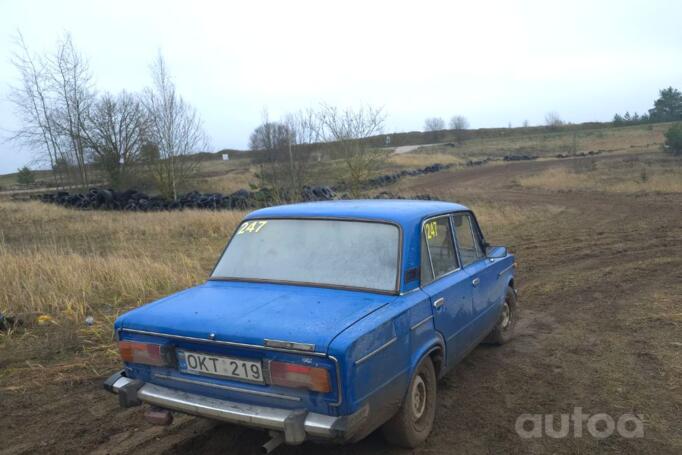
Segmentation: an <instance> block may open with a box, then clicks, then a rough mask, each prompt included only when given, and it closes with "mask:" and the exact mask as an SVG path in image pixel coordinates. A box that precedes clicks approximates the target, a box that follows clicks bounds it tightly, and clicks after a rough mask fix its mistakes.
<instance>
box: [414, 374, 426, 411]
mask: <svg viewBox="0 0 682 455" xmlns="http://www.w3.org/2000/svg"><path fill="white" fill-rule="evenodd" d="M424 411H426V383H425V382H424V379H422V377H421V375H419V376H417V377H416V378H414V384H412V413H413V414H414V418H415V420H418V419H419V418H421V416H423V415H424Z"/></svg>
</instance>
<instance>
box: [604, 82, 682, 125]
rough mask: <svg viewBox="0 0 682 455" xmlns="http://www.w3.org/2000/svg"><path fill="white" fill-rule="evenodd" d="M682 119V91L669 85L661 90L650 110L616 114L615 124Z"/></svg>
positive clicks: (614, 117)
mask: <svg viewBox="0 0 682 455" xmlns="http://www.w3.org/2000/svg"><path fill="white" fill-rule="evenodd" d="M680 120H682V92H680V91H679V90H677V89H675V88H673V87H668V88H664V89H661V90H659V92H658V98H657V99H656V100H655V101H654V106H653V107H652V108H651V109H649V111H648V112H646V113H643V114H641V115H640V114H638V113H637V112H635V113H633V114H630V112H626V113H625V114H623V115H621V114H618V113H617V114H615V115H614V116H613V124H614V125H616V126H622V125H628V124H636V123H653V122H674V121H680Z"/></svg>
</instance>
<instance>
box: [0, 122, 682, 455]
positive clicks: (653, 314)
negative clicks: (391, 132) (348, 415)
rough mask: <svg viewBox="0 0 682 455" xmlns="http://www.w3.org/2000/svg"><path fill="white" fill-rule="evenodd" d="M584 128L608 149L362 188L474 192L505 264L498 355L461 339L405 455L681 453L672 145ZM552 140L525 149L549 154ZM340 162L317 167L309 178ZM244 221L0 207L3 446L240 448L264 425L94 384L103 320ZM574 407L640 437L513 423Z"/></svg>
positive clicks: (458, 157)
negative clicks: (512, 283) (510, 327)
mask: <svg viewBox="0 0 682 455" xmlns="http://www.w3.org/2000/svg"><path fill="white" fill-rule="evenodd" d="M581 133H584V134H585V137H582V138H581V139H580V141H581V144H584V147H585V149H586V150H589V149H594V148H596V147H603V148H604V149H609V150H611V152H609V153H602V154H600V155H598V156H595V157H585V158H571V159H538V160H535V161H522V162H513V163H503V162H499V163H496V164H494V165H484V166H476V167H469V168H467V167H465V166H457V165H456V166H454V167H452V168H450V169H448V170H447V171H442V172H438V173H434V174H428V175H422V176H418V177H406V178H403V179H401V180H400V181H398V182H397V183H396V184H394V185H391V186H388V187H384V188H380V189H377V190H376V191H382V190H388V191H391V192H395V193H398V194H423V193H428V194H433V195H436V196H439V197H441V198H444V199H447V200H455V201H458V202H462V203H464V204H466V205H468V206H470V207H471V208H472V209H474V210H475V212H476V214H477V216H478V218H479V221H480V222H481V225H482V227H483V230H484V232H485V234H486V237H487V239H488V240H489V241H490V242H492V243H493V244H504V245H508V246H509V247H510V248H511V250H512V251H513V252H514V253H515V254H516V255H517V259H518V262H519V269H518V273H519V275H518V282H519V284H520V289H519V291H520V294H519V295H520V304H521V309H522V323H521V325H520V328H519V333H518V335H517V337H516V338H515V339H514V340H513V341H512V342H511V343H509V344H508V345H505V346H504V347H502V348H499V349H492V348H486V347H480V348H478V349H476V350H475V351H474V352H473V353H472V354H471V355H470V356H469V357H468V358H467V359H466V360H465V361H464V362H462V363H461V364H460V365H458V366H457V367H456V368H455V370H454V371H453V372H452V373H450V374H449V375H448V376H447V377H446V378H445V379H444V380H443V381H442V382H441V384H440V386H439V397H440V398H439V407H438V411H437V417H436V426H435V429H434V432H433V434H432V436H431V437H430V438H429V440H428V441H427V443H426V444H425V445H424V446H423V447H420V448H419V449H417V450H416V451H414V453H417V454H433V453H438V454H441V453H442V454H450V453H452V448H453V447H457V448H458V450H460V451H461V452H462V453H473V454H478V453H481V454H483V453H491V452H492V453H535V454H540V453H586V452H593V451H599V452H609V453H645V452H646V453H664V454H668V453H670V454H677V453H680V451H682V430H681V428H680V426H679V415H680V410H681V409H682V394H681V393H680V390H682V383H681V382H680V380H681V378H682V358H681V357H680V355H681V352H682V351H681V347H682V338H680V334H681V333H682V331H681V330H680V329H681V328H682V313H680V306H679V297H680V295H682V275H681V272H680V271H681V270H682V257H681V256H680V251H682V212H680V207H682V195H681V194H680V193H682V190H681V188H680V181H681V180H682V179H681V178H680V177H681V176H682V159H680V158H673V157H670V156H669V155H666V154H664V153H662V152H660V137H659V136H660V131H659V130H658V129H657V127H655V128H654V129H653V130H649V129H648V127H646V126H643V127H642V126H638V127H629V128H621V129H612V130H609V131H603V132H602V133H594V134H593V136H594V137H592V135H589V134H587V133H588V132H586V131H583V132H581ZM611 133H613V134H616V136H615V137H610V138H609V134H611ZM599 134H603V135H604V137H599ZM649 135H650V136H649ZM654 135H656V137H654ZM555 139H556V138H554V139H551V138H548V140H547V143H546V144H545V145H537V148H536V150H545V151H546V152H545V153H546V154H547V155H548V156H549V155H551V154H553V153H554V152H555V151H556V150H559V149H558V148H556V147H559V146H560V144H559V141H558V139H557V140H556V141H555V142H552V141H554V140H555ZM494 140H495V141H496V140H497V139H489V141H494ZM562 140H569V138H568V137H563V139H562ZM602 140H604V141H606V142H605V143H601V142H599V141H602ZM518 141H519V142H517V143H510V144H508V145H504V144H502V143H501V142H500V143H498V145H497V148H496V147H494V146H492V145H491V144H487V145H485V146H483V145H480V144H479V146H478V147H479V148H476V147H475V146H474V145H471V144H466V145H464V146H462V148H460V149H458V147H454V148H453V147H447V148H443V149H441V148H434V149H427V150H421V151H417V152H415V153H409V154H406V155H400V156H391V157H390V158H388V161H387V162H386V163H385V165H384V170H394V169H401V168H415V167H423V166H425V165H428V164H431V163H434V162H448V161H447V160H452V161H449V162H452V163H455V164H459V163H462V162H463V161H465V160H466V159H470V158H472V157H491V156H492V157H499V156H502V155H504V154H505V153H507V151H508V150H521V148H522V147H526V146H527V143H526V142H523V141H531V140H530V139H528V138H526V139H522V138H518ZM582 141H584V142H582ZM590 141H592V142H590ZM629 141H630V142H629ZM531 142H532V141H531ZM538 144H539V143H538ZM547 144H554V145H547ZM651 144H655V145H651ZM633 145H634V146H633ZM488 146H489V148H487V147H488ZM503 146H504V147H506V148H505V149H502V148H500V147H503ZM543 147H545V148H543ZM552 147H554V148H552ZM581 147H583V146H581ZM597 150H598V148H597ZM460 152H461V153H460ZM519 153H520V152H519ZM235 163H237V162H236V161H235V162H234V163H229V164H228V163H223V164H221V166H222V167H214V168H210V167H207V168H205V169H203V171H202V172H203V174H204V175H203V176H202V177H201V178H203V179H206V181H205V183H206V184H207V185H223V184H224V185H226V186H225V188H232V187H230V186H229V185H232V184H233V183H235V182H238V184H239V185H242V183H248V182H249V177H248V175H249V174H248V173H249V172H253V171H254V169H253V168H247V167H246V166H242V164H241V163H237V164H235ZM338 165H339V164H338V163H321V164H319V166H320V168H319V169H318V172H320V173H321V174H323V173H324V172H325V169H329V168H327V167H326V166H338ZM210 172H213V174H210ZM321 174H320V175H321ZM242 216H243V213H239V212H208V211H183V212H169V213H120V212H93V211H76V210H69V209H65V208H62V207H57V206H51V205H46V204H40V203H38V202H7V201H5V202H0V312H2V313H9V314H16V315H21V316H22V317H23V318H24V319H25V321H26V323H25V325H23V326H21V327H18V328H16V329H13V330H11V331H9V332H2V331H0V397H1V399H0V428H2V430H0V434H2V438H1V439H2V441H3V446H2V449H0V451H2V450H4V451H5V452H6V453H12V454H23V453H27V454H28V453H36V452H48V453H109V454H116V453H121V454H123V453H167V454H181V453H208V454H214V453H215V454H218V453H225V452H226V451H227V452H228V453H234V454H249V453H252V452H253V450H254V449H255V448H257V447H258V446H259V445H260V444H261V443H262V442H263V440H264V438H265V437H264V435H263V434H262V433H260V432H258V431H254V430H248V429H243V428H237V427H231V426H227V425H218V426H216V425H214V424H213V423H209V422H206V421H202V420H200V419H193V418H189V417H180V418H178V419H177V421H176V423H174V424H173V425H172V426H170V427H168V428H158V427H152V426H150V425H149V424H147V423H145V422H144V420H143V418H142V411H141V410H140V409H139V408H134V409H129V410H120V409H119V408H118V405H117V401H116V399H115V397H113V396H111V395H108V394H106V393H105V392H103V391H101V385H100V384H101V381H102V379H103V378H104V377H105V376H106V375H107V374H109V373H110V372H111V371H112V370H114V369H115V368H117V366H118V365H119V362H118V360H117V353H116V350H115V344H114V339H113V332H112V322H113V320H114V319H115V317H116V316H117V315H118V314H120V313H122V312H124V311H126V310H128V309H130V308H134V307H136V306H139V305H141V304H143V303H145V302H148V301H151V300H154V299H156V298H158V297H161V296H163V295H166V294H169V293H172V292H174V291H176V290H179V289H182V288H185V287H188V286H191V285H193V284H196V283H200V282H202V281H203V280H205V279H206V277H207V276H208V274H209V272H210V270H211V267H212V266H213V264H214V262H215V260H216V259H217V257H218V255H219V254H220V251H221V250H222V248H223V246H224V245H225V242H226V241H227V239H228V238H229V236H230V234H231V233H232V231H233V229H234V227H235V225H236V224H237V223H238V221H239V219H240V218H241V217H242ZM40 315H45V316H48V318H41V319H39V316H40ZM87 316H92V317H93V318H94V321H95V322H94V324H93V325H92V326H88V325H87V324H85V318H86V317H87ZM575 406H580V407H582V408H583V409H584V410H585V412H586V413H592V414H594V413H598V412H605V413H608V414H610V415H614V416H617V415H620V414H622V413H624V412H634V413H639V414H642V415H644V416H645V437H644V438H643V439H623V438H617V437H611V438H608V439H605V440H598V439H594V438H567V439H552V438H542V439H536V440H530V441H529V440H522V439H520V438H519V437H518V436H517V435H516V433H515V432H514V422H515V419H516V417H517V416H518V415H519V414H521V413H542V414H560V413H568V412H570V411H571V410H572V409H573V408H574V407H575ZM279 450H280V451H281V453H282V454H284V455H286V454H314V453H319V451H320V450H325V452H328V453H329V454H330V455H331V454H351V453H353V454H356V453H359V454H373V453H385V454H393V453H401V452H399V451H396V450H394V449H392V448H390V447H387V446H386V445H385V444H384V443H383V440H382V439H381V437H380V436H378V435H376V434H375V435H372V436H370V437H369V438H368V439H366V440H364V441H362V442H361V443H358V444H356V445H353V446H341V447H336V446H333V447H321V446H317V445H314V444H304V445H303V446H300V447H282V448H280V449H279ZM5 452H2V453H5Z"/></svg>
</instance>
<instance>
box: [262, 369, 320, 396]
mask: <svg viewBox="0 0 682 455" xmlns="http://www.w3.org/2000/svg"><path fill="white" fill-rule="evenodd" d="M270 383H271V384H273V385H281V386H284V387H295V388H304V389H308V390H312V391H314V392H322V393H327V392H329V391H331V384H330V383H329V371H327V369H326V368H318V367H310V366H307V365H301V364H298V363H287V362H277V361H272V362H270Z"/></svg>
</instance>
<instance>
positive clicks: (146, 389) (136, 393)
mask: <svg viewBox="0 0 682 455" xmlns="http://www.w3.org/2000/svg"><path fill="white" fill-rule="evenodd" d="M104 388H105V389H106V390H108V391H110V392H112V393H116V394H118V395H119V401H120V403H121V406H123V407H130V406H136V405H139V404H141V403H142V402H144V403H149V404H151V405H154V406H158V407H161V408H164V409H169V410H171V411H179V412H183V413H186V414H191V415H195V416H199V417H206V418H208V419H214V420H220V421H223V422H230V423H235V424H238V425H244V426H249V427H255V428H263V429H267V430H273V431H281V432H282V433H284V440H285V442H286V443H287V444H300V443H302V442H303V441H304V440H306V439H319V440H327V441H338V442H343V441H349V440H353V436H355V435H356V434H358V433H359V432H360V428H361V427H362V424H363V423H364V422H365V421H366V420H367V417H368V414H369V407H368V406H367V405H366V406H364V407H362V408H361V409H360V410H358V411H357V412H355V413H354V414H351V415H347V416H328V415H325V414H318V413H314V412H308V411H306V410H305V409H296V410H291V409H281V408H274V407H267V406H255V405H249V404H244V403H238V402H232V401H226V400H220V399H216V398H211V397H206V396H203V395H197V394H192V393H187V392H183V391H180V390H175V389H171V388H168V387H162V386H158V385H155V384H151V383H143V382H141V381H138V380H135V379H131V378H128V377H126V376H125V375H124V372H118V373H115V374H113V375H112V376H111V377H110V378H109V379H107V380H106V381H105V383H104Z"/></svg>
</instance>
